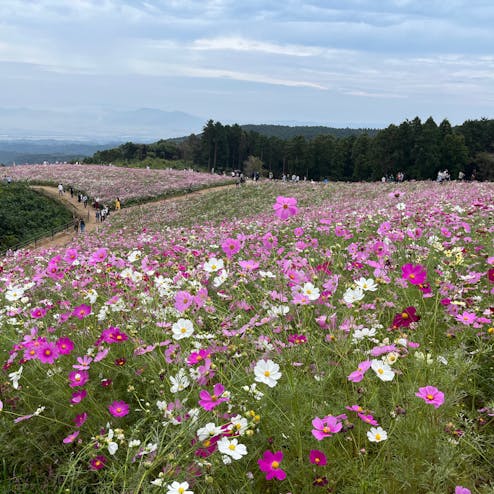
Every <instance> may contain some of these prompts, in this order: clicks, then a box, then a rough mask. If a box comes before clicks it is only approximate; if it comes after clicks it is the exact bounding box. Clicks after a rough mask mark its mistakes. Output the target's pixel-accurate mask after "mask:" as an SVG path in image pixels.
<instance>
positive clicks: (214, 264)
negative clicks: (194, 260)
mask: <svg viewBox="0 0 494 494" xmlns="http://www.w3.org/2000/svg"><path fill="white" fill-rule="evenodd" d="M224 267H225V264H224V263H223V259H216V257H212V258H211V259H209V261H206V262H205V263H204V271H206V273H216V271H219V270H220V269H223V268H224Z"/></svg>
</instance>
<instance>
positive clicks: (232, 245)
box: [221, 238, 241, 258]
mask: <svg viewBox="0 0 494 494" xmlns="http://www.w3.org/2000/svg"><path fill="white" fill-rule="evenodd" d="M240 247H241V244H240V240H238V239H236V238H227V239H226V240H225V241H224V242H223V243H222V244H221V248H222V249H223V252H224V253H225V254H226V257H228V258H230V257H232V256H233V255H235V254H236V253H237V252H240Z"/></svg>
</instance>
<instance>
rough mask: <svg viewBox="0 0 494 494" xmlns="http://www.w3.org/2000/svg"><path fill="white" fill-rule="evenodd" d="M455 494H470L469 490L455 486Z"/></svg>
mask: <svg viewBox="0 0 494 494" xmlns="http://www.w3.org/2000/svg"><path fill="white" fill-rule="evenodd" d="M455 494H471V491H470V489H467V488H466V487H463V486H462V485H457V486H456V487H455Z"/></svg>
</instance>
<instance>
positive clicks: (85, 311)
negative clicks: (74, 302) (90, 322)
mask: <svg viewBox="0 0 494 494" xmlns="http://www.w3.org/2000/svg"><path fill="white" fill-rule="evenodd" d="M89 314H91V306H90V305H86V304H81V305H78V306H77V307H75V308H74V310H73V311H72V315H73V316H74V317H77V318H78V319H84V318H85V317H86V316H88V315H89Z"/></svg>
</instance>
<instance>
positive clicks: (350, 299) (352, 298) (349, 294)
mask: <svg viewBox="0 0 494 494" xmlns="http://www.w3.org/2000/svg"><path fill="white" fill-rule="evenodd" d="M363 298H364V291H363V290H362V288H360V287H357V288H355V289H353V288H348V289H347V291H346V292H345V293H344V294H343V300H344V301H345V302H346V303H347V304H353V303H355V302H358V301H359V300H362V299H363Z"/></svg>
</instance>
